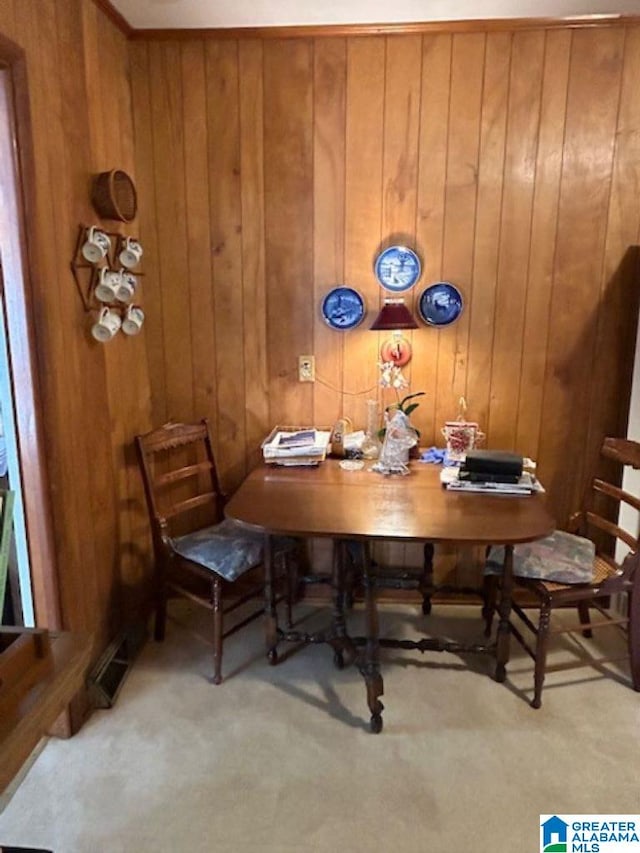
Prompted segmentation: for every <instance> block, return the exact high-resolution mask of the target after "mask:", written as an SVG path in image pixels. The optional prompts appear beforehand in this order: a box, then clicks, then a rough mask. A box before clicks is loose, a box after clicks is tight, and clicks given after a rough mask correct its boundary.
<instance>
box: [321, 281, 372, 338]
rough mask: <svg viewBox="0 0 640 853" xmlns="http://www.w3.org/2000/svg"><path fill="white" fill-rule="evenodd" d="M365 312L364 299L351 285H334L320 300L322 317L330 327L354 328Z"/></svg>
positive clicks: (342, 329)
mask: <svg viewBox="0 0 640 853" xmlns="http://www.w3.org/2000/svg"><path fill="white" fill-rule="evenodd" d="M365 313H366V311H365V307H364V299H363V298H362V296H360V294H359V293H358V291H357V290H354V289H353V288H352V287H344V286H341V287H334V288H333V290H330V291H329V293H327V295H326V296H325V298H324V299H323V300H322V318H323V320H324V321H325V323H327V324H328V325H329V326H331V328H332V329H340V330H341V331H345V330H347V329H355V327H356V326H357V325H359V324H360V323H361V322H362V321H363V320H364V315H365Z"/></svg>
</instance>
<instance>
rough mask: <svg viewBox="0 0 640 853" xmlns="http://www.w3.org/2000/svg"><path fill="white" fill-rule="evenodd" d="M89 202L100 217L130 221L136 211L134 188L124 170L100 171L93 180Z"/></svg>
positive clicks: (136, 200) (136, 199) (136, 198)
mask: <svg viewBox="0 0 640 853" xmlns="http://www.w3.org/2000/svg"><path fill="white" fill-rule="evenodd" d="M91 202H92V204H93V206H94V208H95V210H96V212H97V213H98V215H99V216H100V217H101V218H102V219H118V220H120V222H131V220H132V219H135V215H136V213H137V211H138V196H137V194H136V188H135V185H134V183H133V181H132V180H131V178H130V177H129V175H127V173H126V172H123V171H121V170H120V169H112V170H111V171H110V172H101V173H100V174H99V175H96V177H95V178H94V181H93V190H92V193H91Z"/></svg>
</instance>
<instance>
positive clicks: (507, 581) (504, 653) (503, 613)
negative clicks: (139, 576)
mask: <svg viewBox="0 0 640 853" xmlns="http://www.w3.org/2000/svg"><path fill="white" fill-rule="evenodd" d="M512 595H513V545H505V549H504V565H503V567H502V589H501V592H500V601H499V603H498V613H499V614H500V622H499V623H498V635H497V637H496V681H499V682H503V681H504V680H505V679H506V677H507V668H506V667H507V663H508V662H509V639H510V636H511V629H510V627H509V615H510V614H511V599H512Z"/></svg>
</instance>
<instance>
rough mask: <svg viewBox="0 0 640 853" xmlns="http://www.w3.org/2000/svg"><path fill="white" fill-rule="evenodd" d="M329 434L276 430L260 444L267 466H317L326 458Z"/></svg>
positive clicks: (317, 431) (309, 429)
mask: <svg viewBox="0 0 640 853" xmlns="http://www.w3.org/2000/svg"><path fill="white" fill-rule="evenodd" d="M330 438H331V433H330V432H329V431H328V430H319V429H313V428H312V427H309V428H308V429H299V430H286V429H278V428H276V429H275V430H273V431H272V432H271V434H270V435H269V436H267V438H266V439H265V440H264V441H263V442H262V453H263V456H264V461H265V462H266V463H267V464H268V465H319V464H320V462H322V461H323V460H324V459H325V458H326V456H327V448H328V447H329V440H330Z"/></svg>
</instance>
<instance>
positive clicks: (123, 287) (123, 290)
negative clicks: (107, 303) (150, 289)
mask: <svg viewBox="0 0 640 853" xmlns="http://www.w3.org/2000/svg"><path fill="white" fill-rule="evenodd" d="M137 286H138V279H137V278H136V277H135V275H133V273H130V272H127V271H126V270H120V284H119V285H118V289H117V291H116V299H117V300H118V301H119V302H131V300H132V299H133V297H134V296H135V292H136V288H137Z"/></svg>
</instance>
